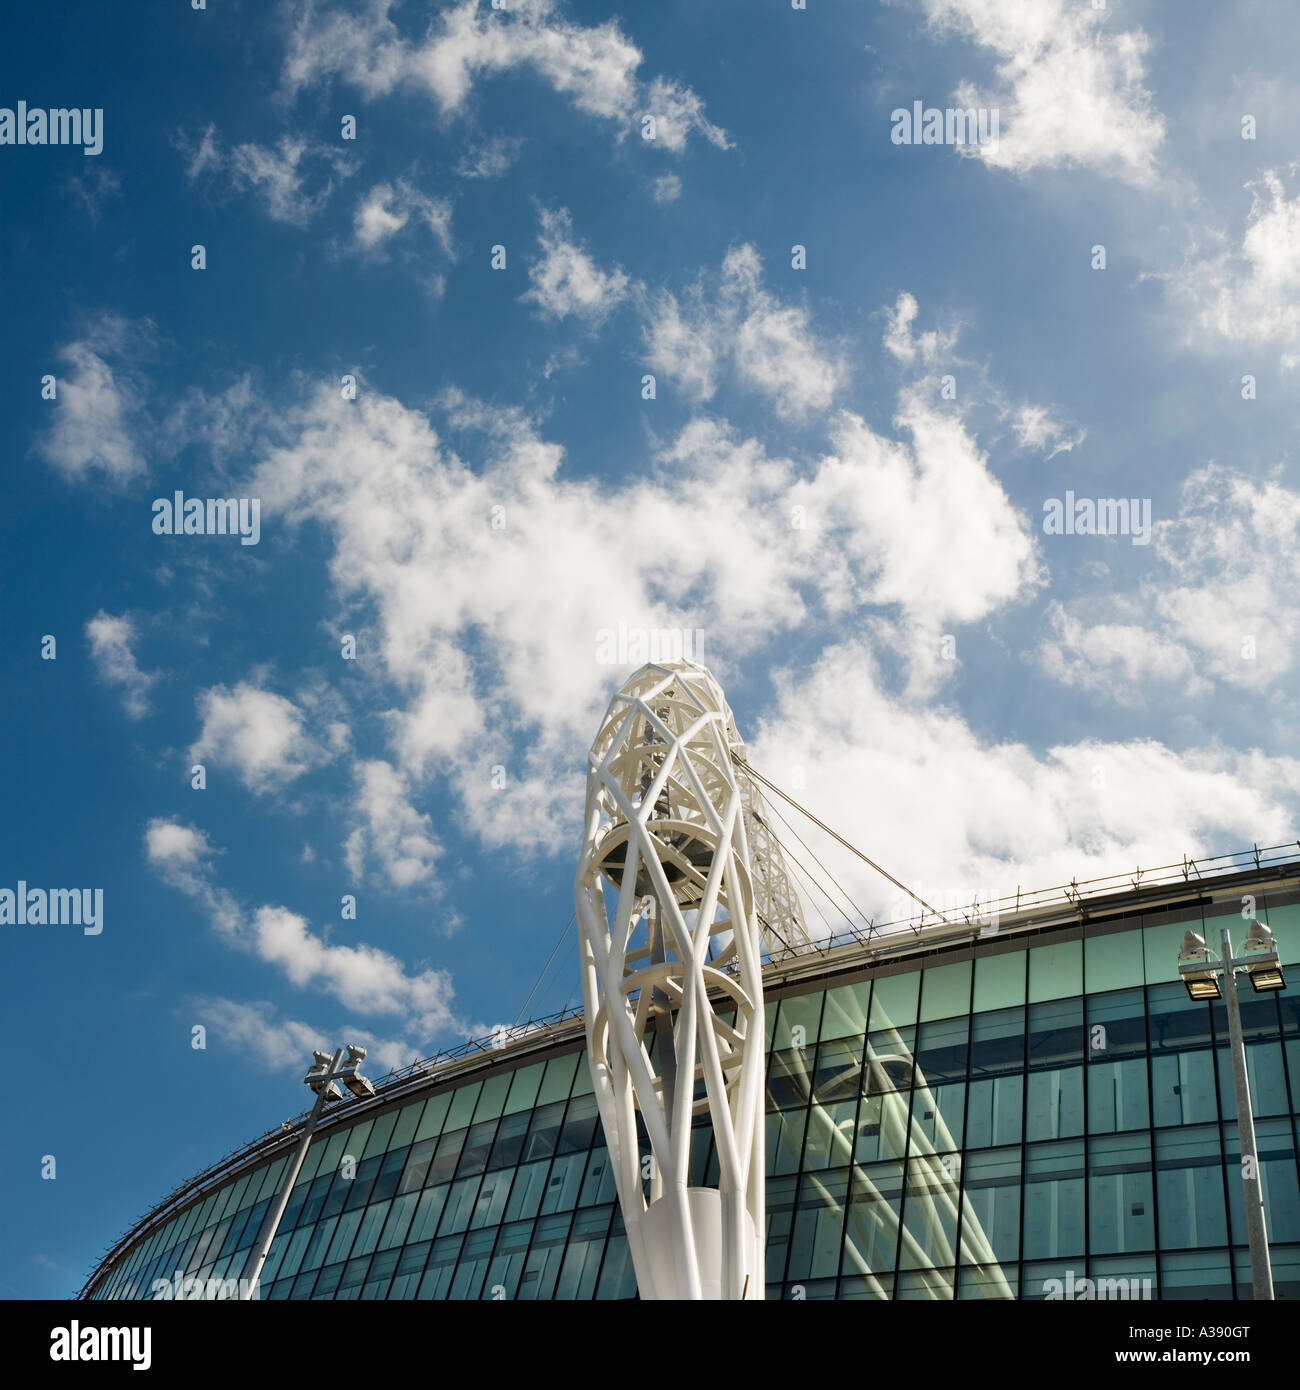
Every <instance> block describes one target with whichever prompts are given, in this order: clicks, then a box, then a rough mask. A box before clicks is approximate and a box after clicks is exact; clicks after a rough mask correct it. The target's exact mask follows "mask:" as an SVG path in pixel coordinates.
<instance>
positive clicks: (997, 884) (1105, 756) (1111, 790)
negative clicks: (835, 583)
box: [748, 642, 1300, 918]
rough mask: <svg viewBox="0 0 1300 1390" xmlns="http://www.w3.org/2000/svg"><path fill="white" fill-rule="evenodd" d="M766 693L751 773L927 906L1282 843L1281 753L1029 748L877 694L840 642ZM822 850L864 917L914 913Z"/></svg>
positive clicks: (1288, 817)
mask: <svg viewBox="0 0 1300 1390" xmlns="http://www.w3.org/2000/svg"><path fill="white" fill-rule="evenodd" d="M777 686H778V692H779V694H778V701H777V705H776V708H775V710H774V712H773V713H772V714H771V715H770V716H769V717H768V718H766V719H764V720H763V721H762V724H761V727H760V730H759V731H758V733H757V736H756V737H752V738H751V739H749V740H748V742H749V745H750V752H751V760H752V762H753V764H754V766H755V767H756V768H758V769H759V770H760V771H762V772H764V773H765V775H767V776H768V777H770V778H772V780H773V781H774V782H776V784H777V785H778V786H787V787H788V786H790V784H791V782H792V780H793V776H794V769H796V768H798V769H800V771H801V774H802V776H803V779H804V783H803V785H804V788H805V790H803V791H801V792H800V793H799V794H798V795H799V800H800V802H801V803H802V804H804V805H806V806H807V807H808V808H809V809H810V810H812V811H813V812H814V813H815V814H817V815H818V816H820V817H821V818H822V819H823V820H825V821H826V822H827V823H828V824H830V825H832V826H834V827H835V828H836V830H838V831H839V832H840V833H841V834H842V835H844V836H845V837H846V838H847V839H848V840H850V841H851V842H853V843H855V844H858V845H861V846H863V847H864V848H865V849H866V851H867V852H868V853H869V854H870V855H871V857H872V858H873V859H874V860H876V862H878V863H880V864H882V865H883V866H884V867H885V868H887V869H888V870H889V871H890V872H891V873H893V874H895V875H897V876H898V877H899V878H900V879H902V880H903V881H904V882H905V883H907V884H909V886H911V887H912V888H914V889H915V890H917V891H918V892H920V893H921V896H922V897H925V898H927V899H928V900H929V901H931V902H932V903H934V904H935V905H936V906H943V903H940V902H938V901H936V899H940V898H942V899H943V900H944V901H945V902H946V903H948V904H949V905H955V904H957V903H960V902H969V901H971V900H972V899H973V898H974V897H975V896H976V894H978V895H979V897H980V899H981V900H987V899H988V898H989V897H990V896H1001V895H1002V894H1014V893H1015V891H1016V886H1017V884H1019V885H1022V886H1025V887H1044V886H1048V885H1052V884H1063V883H1068V882H1069V881H1070V879H1071V878H1072V877H1074V876H1075V875H1077V876H1078V877H1079V878H1080V879H1084V878H1090V877H1093V876H1097V875H1104V874H1110V873H1115V872H1117V871H1118V870H1119V869H1121V868H1122V867H1124V866H1129V867H1131V866H1133V865H1141V866H1142V867H1144V868H1155V867H1157V866H1161V865H1166V864H1169V863H1170V862H1171V861H1172V862H1175V863H1176V862H1178V859H1179V856H1180V855H1181V854H1182V853H1183V852H1186V853H1188V854H1191V855H1194V856H1199V855H1204V854H1215V853H1221V852H1224V851H1225V850H1230V849H1238V848H1240V847H1242V846H1243V845H1249V844H1252V843H1256V842H1258V843H1260V844H1266V843H1280V842H1282V841H1285V840H1286V839H1288V838H1294V830H1293V825H1294V811H1295V807H1296V804H1297V798H1298V797H1300V763H1298V762H1296V761H1295V760H1294V759H1288V758H1281V759H1268V758H1265V757H1264V755H1262V754H1259V753H1237V752H1231V751H1228V750H1224V749H1217V748H1209V749H1192V750H1175V749H1172V748H1169V747H1167V746H1165V745H1164V744H1162V743H1159V742H1157V741H1155V740H1151V739H1133V740H1128V741H1125V742H1107V741H1104V740H1097V739H1085V740H1083V741H1081V742H1078V743H1073V744H1060V745H1057V746H1055V747H1050V748H1048V749H1046V750H1045V751H1044V752H1043V753H1041V754H1039V753H1036V752H1034V751H1033V750H1032V749H1030V748H1028V747H1027V746H1026V745H1024V744H1022V743H1016V742H1010V741H1008V742H993V741H990V740H988V739H987V738H985V737H983V736H981V735H979V734H978V733H976V731H975V730H973V729H972V728H971V727H970V725H969V724H968V723H967V722H966V721H965V720H964V719H963V718H962V717H961V716H960V715H958V714H957V713H954V712H947V711H944V710H942V709H937V708H935V707H933V706H928V705H923V704H917V703H914V702H911V701H908V700H906V699H898V698H896V697H894V696H891V695H890V694H889V693H888V692H887V691H886V690H885V689H884V686H883V683H882V680H881V676H880V672H879V670H878V668H877V665H876V662H875V660H874V658H873V657H872V655H871V653H870V652H869V651H868V649H867V647H866V646H865V645H864V644H861V643H855V642H846V643H843V644H841V645H839V646H836V647H831V648H828V649H827V650H825V651H823V653H822V654H821V656H820V658H819V659H818V660H817V661H816V663H815V664H813V665H812V666H811V667H810V666H806V665H800V666H799V667H798V668H793V667H791V668H788V669H785V670H783V671H781V672H779V673H778V677H777ZM864 788H869V789H870V794H869V795H864V794H863V789H864ZM883 808H887V810H885V809H883ZM918 827H924V831H923V833H920V834H918ZM800 829H801V833H803V829H802V827H800ZM808 834H809V835H810V836H812V837H813V838H812V839H810V841H809V842H810V844H813V847H814V849H816V848H818V845H819V844H820V843H821V842H820V841H819V840H818V838H817V832H815V831H812V830H810V831H808ZM827 853H828V854H830V855H831V857H830V858H829V859H827V860H826V863H827V867H828V868H829V869H830V870H831V872H833V873H834V874H835V875H836V877H837V878H839V879H840V881H841V882H842V883H843V884H844V886H845V888H846V889H847V890H848V891H849V893H850V894H852V896H853V897H854V898H855V899H856V900H857V901H858V902H859V903H860V905H861V906H862V907H863V909H864V910H865V911H867V912H868V913H873V914H881V915H883V916H884V917H888V918H894V917H898V916H902V915H906V914H908V913H909V912H910V911H912V910H913V909H912V908H911V907H910V905H908V904H907V903H905V902H900V900H899V895H898V894H897V892H896V890H894V889H893V888H891V887H890V886H889V885H888V884H887V883H885V882H884V881H883V880H882V879H880V878H878V877H877V876H876V875H874V874H873V873H872V872H871V871H870V870H868V869H867V868H866V867H865V866H864V865H863V864H861V862H860V861H856V860H853V859H851V858H850V857H849V856H847V855H842V854H840V853H839V852H837V851H835V850H834V847H833V846H831V847H830V848H829V849H828V850H827ZM932 895H933V896H932Z"/></svg>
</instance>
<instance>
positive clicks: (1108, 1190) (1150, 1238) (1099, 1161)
mask: <svg viewBox="0 0 1300 1390" xmlns="http://www.w3.org/2000/svg"><path fill="white" fill-rule="evenodd" d="M1088 1229H1089V1244H1090V1246H1091V1249H1092V1251H1093V1252H1094V1253H1096V1254H1103V1255H1110V1254H1119V1253H1123V1252H1125V1251H1131V1250H1152V1249H1154V1248H1155V1236H1156V1228H1155V1207H1154V1204H1153V1202H1152V1175H1151V1140H1150V1137H1149V1136H1148V1135H1146V1134H1135V1135H1125V1136H1123V1137H1122V1138H1113V1139H1112V1138H1098V1139H1094V1140H1092V1141H1091V1143H1090V1144H1089V1148H1088Z"/></svg>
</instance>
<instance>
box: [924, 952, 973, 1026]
mask: <svg viewBox="0 0 1300 1390" xmlns="http://www.w3.org/2000/svg"><path fill="white" fill-rule="evenodd" d="M970 988H971V962H970V961H968V960H963V961H957V962H955V963H954V964H952V965H938V966H933V967H931V968H930V969H929V970H926V971H924V972H922V979H921V1022H922V1023H925V1022H927V1021H928V1020H931V1019H939V1018H954V1017H956V1016H957V1015H958V1014H961V1015H963V1016H964V1015H966V1014H968V1013H969V1012H970Z"/></svg>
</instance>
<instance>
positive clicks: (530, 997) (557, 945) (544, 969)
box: [513, 908, 578, 1028]
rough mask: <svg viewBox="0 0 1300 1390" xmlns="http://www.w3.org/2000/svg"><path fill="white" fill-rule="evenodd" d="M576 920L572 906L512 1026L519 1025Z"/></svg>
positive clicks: (576, 911) (516, 1026)
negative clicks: (567, 918)
mask: <svg viewBox="0 0 1300 1390" xmlns="http://www.w3.org/2000/svg"><path fill="white" fill-rule="evenodd" d="M577 920H578V910H577V908H574V910H573V911H572V912H571V913H570V914H569V920H568V922H567V923H566V924H565V927H564V930H563V931H562V932H561V933H560V939H559V941H557V942H556V943H555V945H554V947H552V949H551V954H550V955H549V956H547V958H546V964H545V965H544V966H542V973H541V974H540V975H539V976H538V977H537V982H536V983H535V984H534V985H533V987H532V989H530V990H529V991H528V998H527V999H525V1000H524V1006H523V1008H522V1009H520V1010H519V1018H517V1019H515V1021H514V1025H513V1026H514V1027H515V1028H518V1027H519V1023H520V1020H521V1019H522V1018H523V1016H524V1014H525V1012H526V1011H527V1009H528V1006H529V1004H531V1003H532V1002H533V995H534V994H536V993H537V991H538V989H539V987H540V986H541V983H542V981H543V980H544V979H545V978H546V972H547V971H548V970H549V969H550V968H551V962H552V961H553V960H554V959H555V954H556V952H557V951H558V950H559V949H560V946H561V945H562V944H563V942H564V938H565V937H566V936H568V934H569V928H570V927H571V926H572V925H573V924H574V922H576V921H577Z"/></svg>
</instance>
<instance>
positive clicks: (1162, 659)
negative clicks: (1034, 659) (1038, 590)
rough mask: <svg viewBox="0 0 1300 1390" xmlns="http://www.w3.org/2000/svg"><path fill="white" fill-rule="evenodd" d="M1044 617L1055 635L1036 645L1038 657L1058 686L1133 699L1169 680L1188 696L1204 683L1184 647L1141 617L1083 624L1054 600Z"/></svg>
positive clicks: (1128, 701)
mask: <svg viewBox="0 0 1300 1390" xmlns="http://www.w3.org/2000/svg"><path fill="white" fill-rule="evenodd" d="M1128 606H1130V605H1125V607H1128ZM1132 606H1133V607H1136V605H1132ZM1134 616H1135V617H1136V616H1138V615H1136V614H1135V615H1134ZM1048 621H1049V622H1050V624H1051V627H1052V631H1053V632H1054V634H1055V637H1054V639H1050V640H1047V641H1044V642H1043V643H1042V644H1041V645H1040V647H1039V651H1038V655H1039V662H1040V664H1041V666H1042V669H1043V670H1044V671H1045V672H1046V673H1047V674H1048V675H1049V676H1051V677H1052V678H1053V679H1054V680H1058V681H1060V682H1061V684H1062V685H1073V686H1077V687H1078V688H1079V689H1081V690H1088V691H1091V692H1093V693H1094V694H1099V695H1105V696H1108V697H1110V698H1112V699H1115V700H1117V701H1119V702H1120V703H1121V704H1136V703H1139V702H1140V699H1141V696H1142V695H1143V694H1154V693H1156V692H1153V691H1152V690H1151V686H1152V685H1161V684H1163V685H1166V686H1167V685H1168V684H1170V683H1175V684H1177V685H1182V686H1185V687H1186V690H1187V693H1188V694H1189V695H1195V694H1200V693H1201V692H1202V691H1204V690H1207V689H1208V688H1209V684H1208V682H1206V681H1204V680H1203V679H1202V678H1201V677H1200V676H1199V675H1198V674H1197V671H1196V665H1195V662H1194V661H1193V659H1192V654H1191V652H1190V651H1189V650H1188V649H1187V648H1186V647H1185V646H1183V645H1182V644H1181V643H1179V642H1177V641H1171V640H1169V639H1168V638H1166V637H1163V636H1161V635H1160V634H1159V633H1158V632H1154V631H1152V630H1151V629H1150V628H1148V627H1146V626H1144V625H1143V624H1142V622H1141V621H1136V622H1131V623H1123V622H1102V623H1093V624H1091V625H1088V624H1086V623H1084V622H1083V621H1082V619H1080V618H1076V617H1073V616H1071V615H1070V614H1069V613H1068V612H1067V611H1066V610H1065V609H1064V608H1063V607H1062V605H1060V604H1059V603H1057V604H1053V605H1052V606H1051V608H1050V609H1049V610H1048Z"/></svg>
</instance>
